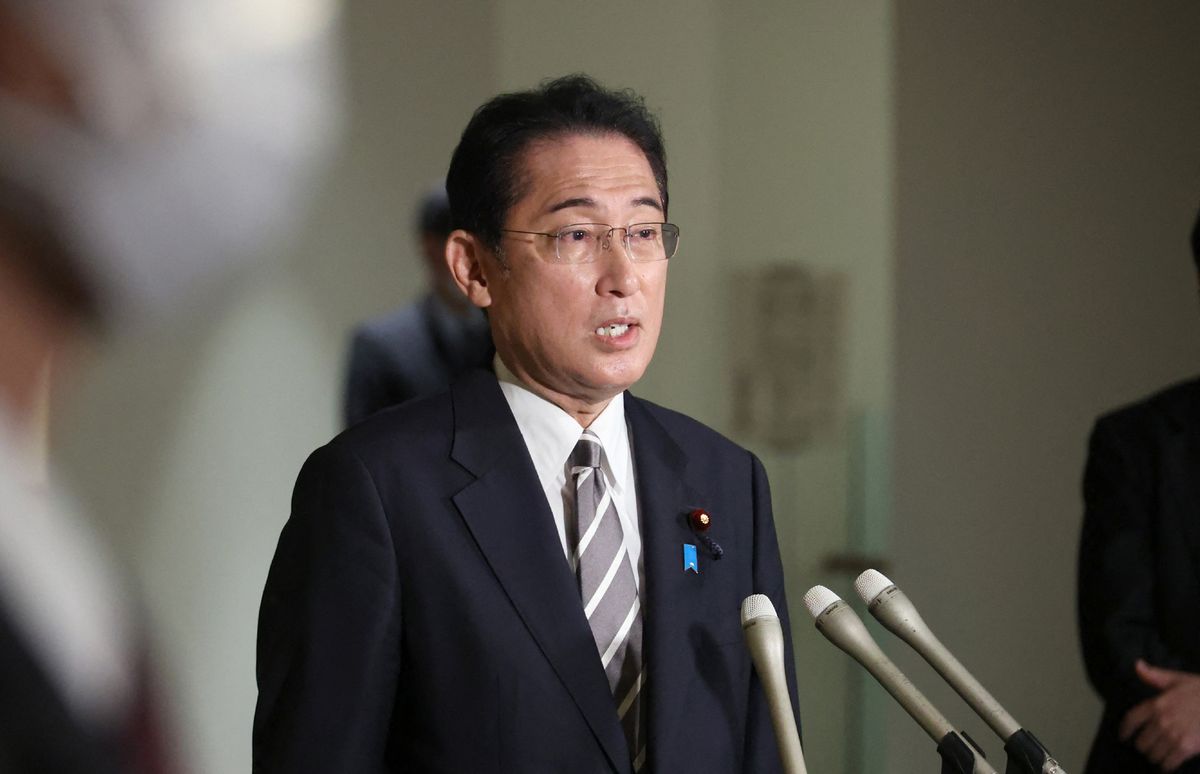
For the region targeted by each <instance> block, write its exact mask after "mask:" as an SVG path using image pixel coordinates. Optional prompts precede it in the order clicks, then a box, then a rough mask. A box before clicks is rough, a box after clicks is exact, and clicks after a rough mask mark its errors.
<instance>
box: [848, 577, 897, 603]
mask: <svg viewBox="0 0 1200 774" xmlns="http://www.w3.org/2000/svg"><path fill="white" fill-rule="evenodd" d="M895 585H896V584H895V583H892V582H891V581H890V580H888V577H887V576H886V575H884V574H883V573H881V572H880V571H879V570H866V571H864V572H863V573H862V574H861V575H859V576H858V578H857V579H856V580H855V581H854V590H855V591H857V592H858V596H859V598H860V599H862V601H863V603H864V604H867V605H870V604H871V603H872V602H874V601H875V598H876V597H878V596H879V595H880V594H882V593H883V592H884V591H886V590H887V589H888V587H889V586H895Z"/></svg>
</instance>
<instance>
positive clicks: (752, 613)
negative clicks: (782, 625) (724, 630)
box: [742, 594, 779, 626]
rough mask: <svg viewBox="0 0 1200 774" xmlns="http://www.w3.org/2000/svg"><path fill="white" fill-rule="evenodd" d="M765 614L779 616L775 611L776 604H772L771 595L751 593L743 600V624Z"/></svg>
mask: <svg viewBox="0 0 1200 774" xmlns="http://www.w3.org/2000/svg"><path fill="white" fill-rule="evenodd" d="M763 616H771V617H772V618H778V617H779V616H778V615H776V613H775V605H773V604H771V598H770V597H768V596H767V595H766V594H751V595H750V596H748V597H746V598H745V599H743V600H742V626H745V625H746V624H748V623H750V622H751V621H753V620H755V619H757V618H762V617H763Z"/></svg>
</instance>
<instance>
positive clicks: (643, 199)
mask: <svg viewBox="0 0 1200 774" xmlns="http://www.w3.org/2000/svg"><path fill="white" fill-rule="evenodd" d="M632 204H633V206H635V207H653V208H654V209H656V210H658V211H659V212H662V204H661V203H660V202H659V201H658V199H655V198H653V197H650V196H639V197H638V198H636V199H634V200H633V202H632ZM595 206H596V200H595V199H592V198H590V197H587V196H577V197H575V198H574V199H564V200H563V201H561V202H559V203H558V204H555V205H553V206H552V207H551V208H550V209H549V212H558V211H559V210H566V209H570V208H571V207H593V208H594V207H595Z"/></svg>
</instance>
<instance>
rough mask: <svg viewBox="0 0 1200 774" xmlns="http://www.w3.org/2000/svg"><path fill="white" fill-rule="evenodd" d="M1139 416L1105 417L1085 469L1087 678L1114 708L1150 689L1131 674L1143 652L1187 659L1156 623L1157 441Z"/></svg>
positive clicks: (1169, 661) (1082, 602)
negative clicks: (1171, 643) (1154, 452)
mask: <svg viewBox="0 0 1200 774" xmlns="http://www.w3.org/2000/svg"><path fill="white" fill-rule="evenodd" d="M1135 420H1136V417H1135V416H1130V415H1124V416H1123V415H1122V414H1116V415H1113V416H1110V417H1107V418H1103V419H1101V420H1100V421H1099V422H1097V423H1096V427H1095V429H1094V430H1093V432H1092V437H1091V442H1090V446H1089V451H1088V460H1087V466H1086V469H1085V472H1084V482H1083V494H1084V506H1085V511H1084V521H1083V531H1082V536H1081V539H1080V549H1079V600H1078V603H1079V611H1078V612H1079V628H1080V639H1081V642H1082V645H1083V655H1084V662H1085V664H1086V666H1087V672H1088V677H1089V679H1090V680H1091V682H1092V684H1093V685H1094V686H1095V688H1096V690H1097V691H1098V692H1099V693H1100V695H1101V696H1102V697H1103V698H1104V700H1105V701H1106V702H1107V703H1108V704H1109V705H1110V707H1112V708H1115V709H1116V710H1117V711H1123V710H1124V708H1127V707H1129V706H1131V705H1132V704H1135V703H1137V702H1138V701H1141V700H1142V699H1144V698H1147V697H1149V696H1151V695H1153V693H1154V691H1153V690H1151V689H1150V688H1148V687H1147V686H1145V685H1144V684H1142V682H1141V681H1140V680H1138V678H1137V676H1136V675H1135V673H1134V669H1133V667H1134V662H1135V661H1136V660H1137V659H1139V658H1141V659H1145V660H1146V661H1148V662H1150V663H1151V664H1155V665H1157V666H1164V667H1168V668H1174V669H1178V668H1180V667H1181V666H1182V663H1181V661H1180V659H1179V657H1178V655H1177V654H1175V653H1172V652H1171V650H1170V648H1169V647H1168V646H1167V644H1166V643H1165V642H1164V640H1163V638H1162V636H1161V634H1160V632H1159V630H1158V626H1157V623H1156V614H1155V610H1156V606H1157V605H1156V600H1157V599H1158V597H1159V595H1160V593H1161V590H1160V589H1158V588H1157V587H1156V584H1157V580H1156V579H1157V573H1156V550H1155V539H1156V538H1155V532H1156V522H1157V510H1158V505H1157V499H1156V498H1157V493H1156V491H1155V490H1156V476H1155V471H1154V454H1153V441H1152V437H1151V435H1150V431H1149V430H1148V429H1147V428H1146V427H1145V426H1144V423H1141V422H1138V421H1135Z"/></svg>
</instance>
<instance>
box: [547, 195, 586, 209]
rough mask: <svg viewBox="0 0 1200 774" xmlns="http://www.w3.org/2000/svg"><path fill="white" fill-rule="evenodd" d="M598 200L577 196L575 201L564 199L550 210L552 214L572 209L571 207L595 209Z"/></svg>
mask: <svg viewBox="0 0 1200 774" xmlns="http://www.w3.org/2000/svg"><path fill="white" fill-rule="evenodd" d="M595 206H596V200H595V199H590V198H588V197H586V196H577V197H576V198H574V199H564V200H563V201H561V202H559V203H558V204H556V205H554V206H553V207H551V208H550V210H549V211H550V212H558V211H559V210H566V209H570V208H571V207H595Z"/></svg>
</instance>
